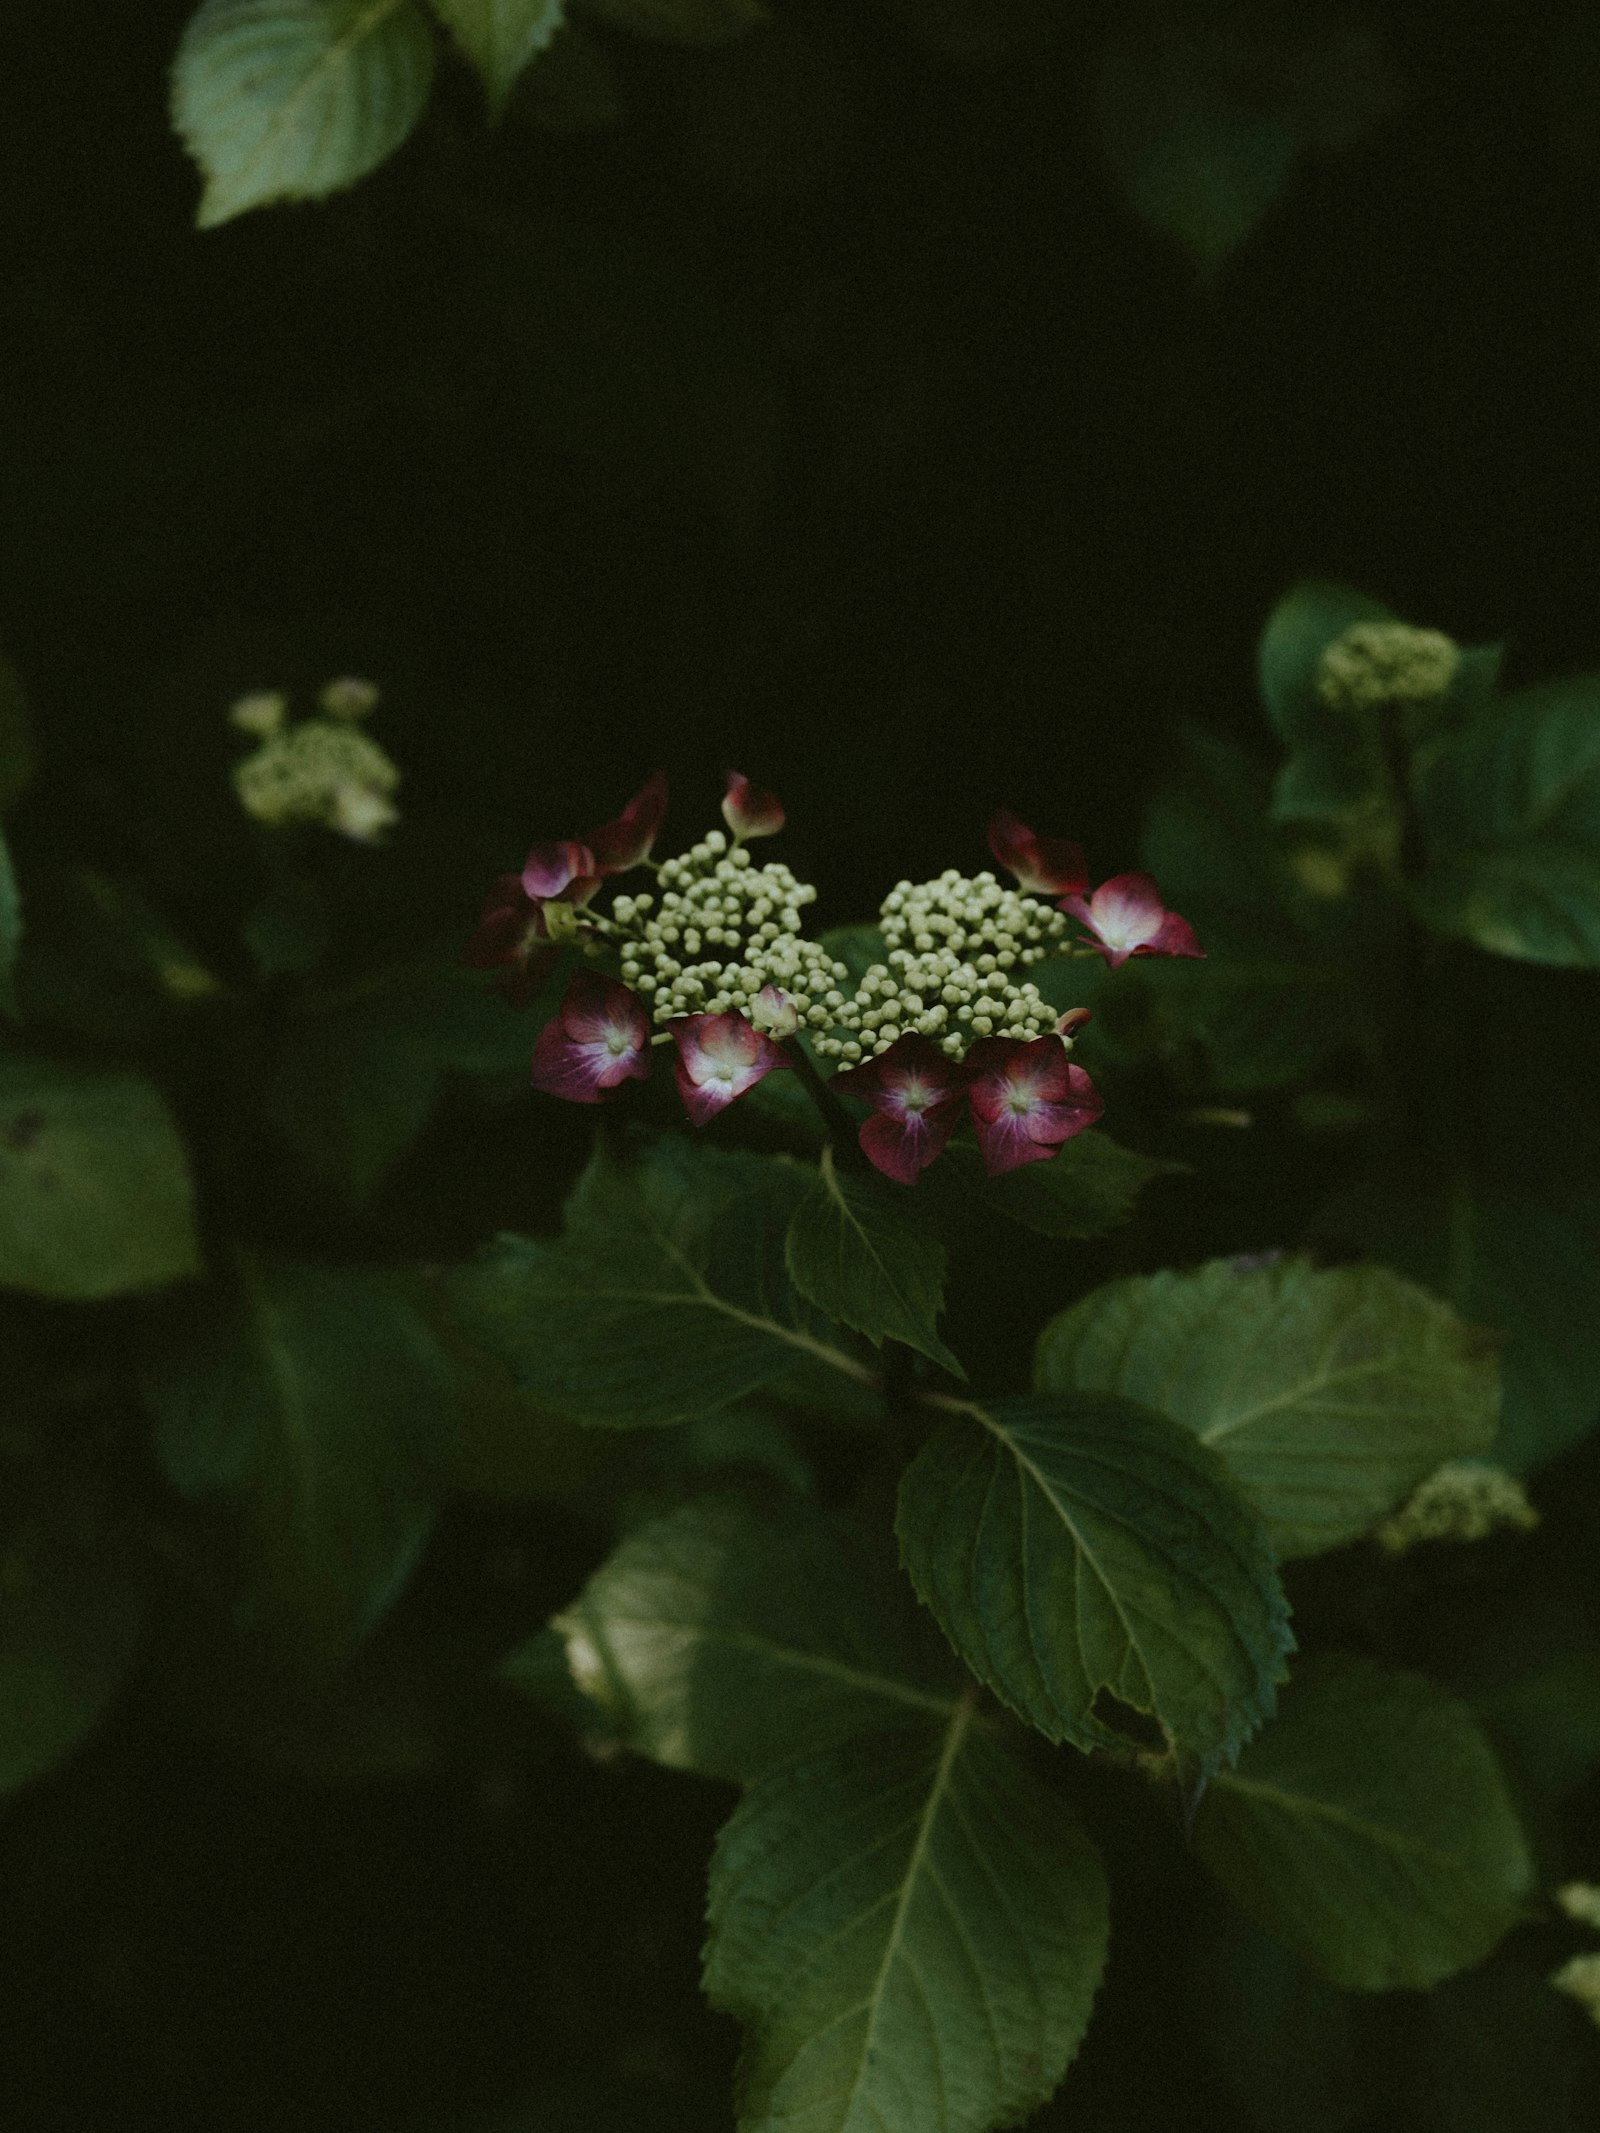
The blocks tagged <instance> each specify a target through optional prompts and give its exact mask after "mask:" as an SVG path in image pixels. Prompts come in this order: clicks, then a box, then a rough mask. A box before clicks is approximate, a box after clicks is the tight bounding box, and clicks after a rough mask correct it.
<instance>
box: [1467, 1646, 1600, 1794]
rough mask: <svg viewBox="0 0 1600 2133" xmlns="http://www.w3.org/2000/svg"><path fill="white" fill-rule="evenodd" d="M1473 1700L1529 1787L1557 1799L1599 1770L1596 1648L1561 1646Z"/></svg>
mask: <svg viewBox="0 0 1600 2133" xmlns="http://www.w3.org/2000/svg"><path fill="white" fill-rule="evenodd" d="M1474 1702H1475V1705H1476V1708H1477V1712H1478V1715H1479V1717H1480V1718H1481V1719H1482V1720H1483V1722H1484V1724H1485V1725H1486V1726H1487V1727H1488V1728H1489V1731H1490V1732H1491V1734H1493V1736H1494V1738H1495V1741H1496V1743H1497V1744H1498V1745H1499V1746H1500V1748H1501V1749H1502V1751H1503V1753H1504V1754H1505V1756H1506V1758H1507V1761H1508V1763H1509V1765H1510V1767H1511V1769H1512V1771H1513V1772H1514V1774H1515V1775H1516V1776H1517V1778H1518V1779H1520V1780H1521V1782H1522V1784H1523V1786H1524V1787H1526V1788H1527V1789H1528V1790H1530V1791H1532V1792H1535V1793H1539V1794H1543V1795H1544V1796H1545V1797H1546V1798H1548V1799H1560V1798H1562V1797H1563V1795H1564V1794H1566V1793H1569V1792H1573V1791H1575V1790H1576V1789H1577V1787H1578V1786H1579V1785H1581V1784H1583V1783H1584V1781H1585V1780H1586V1779H1587V1778H1590V1777H1592V1776H1593V1774H1594V1773H1595V1772H1596V1771H1597V1770H1600V1651H1586V1652H1563V1653H1561V1654H1560V1656H1559V1657H1555V1658H1551V1659H1548V1660H1545V1661H1543V1662H1542V1663H1541V1664H1539V1665H1537V1666H1536V1667H1535V1668H1534V1669H1533V1671H1532V1672H1531V1673H1528V1674H1524V1675H1523V1676H1522V1677H1521V1678H1520V1679H1519V1680H1516V1681H1512V1682H1508V1683H1505V1684H1504V1685H1502V1686H1500V1687H1498V1688H1495V1689H1491V1690H1489V1691H1487V1692H1485V1693H1484V1694H1483V1695H1481V1696H1478V1697H1476V1698H1475V1699H1474Z"/></svg>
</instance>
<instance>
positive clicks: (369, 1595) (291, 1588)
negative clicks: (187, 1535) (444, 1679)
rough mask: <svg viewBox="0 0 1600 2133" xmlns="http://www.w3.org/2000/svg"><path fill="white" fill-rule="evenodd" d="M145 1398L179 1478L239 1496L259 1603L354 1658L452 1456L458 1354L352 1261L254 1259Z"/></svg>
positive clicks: (402, 1570) (292, 1631)
mask: <svg viewBox="0 0 1600 2133" xmlns="http://www.w3.org/2000/svg"><path fill="white" fill-rule="evenodd" d="M145 1393H146V1398H147V1400H148V1402H149V1404H150V1406H151V1408H152V1410H153V1412H154V1414H155V1416H156V1422H157V1429H156V1446H157V1451H158V1453H159V1455H160V1459H161V1463H162V1466H163V1467H164V1469H165V1471H166V1473H167V1476H168V1478H169V1480H170V1481H171V1482H172V1483H173V1485H174V1486H175V1487H176V1488H178V1489H179V1490H181V1491H182V1493H183V1494H184V1495H186V1496H197V1497H198V1496H206V1495H211V1494H223V1495H226V1496H229V1497H232V1498H233V1499H235V1500H236V1501H237V1502H239V1504H240V1505H241V1507H242V1511H243V1516H244V1520H245V1524H246V1527H247V1529H248V1533H249V1537H250V1551H251V1572H250V1578H249V1583H248V1587H247V1592H246V1598H245V1603H244V1604H245V1608H246V1611H247V1613H248V1614H249V1615H250V1616H251V1617H252V1618H253V1619H258V1620H260V1621H261V1622H263V1623H264V1624H265V1625H266V1626H268V1627H269V1628H271V1629H274V1630H277V1631H280V1632H286V1633H287V1634H288V1635H289V1637H290V1638H291V1639H292V1640H293V1641H294V1642H295V1643H297V1644H298V1645H300V1646H301V1647H302V1648H303V1649H304V1650H305V1651H307V1653H308V1654H309V1655H310V1656H311V1657H313V1658H314V1659H317V1660H332V1659H336V1658H338V1657H341V1656H342V1655H343V1654H344V1652H345V1651H347V1650H348V1649H349V1648H350V1647H351V1646H352V1645H353V1644H355V1643H356V1642H358V1641H359V1639H360V1638H362V1637H363V1636H364V1635H365V1634H366V1633H367V1632H368V1631H369V1630H370V1629H371V1628H372V1627H373V1626H374V1624H375V1623H376V1622H377V1621H378V1619H379V1617H380V1616H381V1615H382V1614H383V1613H384V1611H385V1609H386V1608H387V1607H388V1606H389V1604H390V1602H391V1601H392V1600H393V1599H394V1598H395V1596H396V1595H397V1593H398V1592H399V1590H400V1588H401V1586H402V1585H403V1584H404V1582H405V1580H406V1578H407V1576H408V1575H409V1573H410V1571H411V1569H412V1567H413V1566H414V1564H415V1562H416V1560H417V1558H418V1556H419V1554H420V1553H421V1550H422V1546H423V1543H424V1541H425V1540H426V1538H427V1535H428V1531H429V1528H430V1526H431V1524H432V1520H433V1514H434V1508H435V1504H436V1502H437V1499H438V1497H439V1494H440V1493H441V1490H442V1486H443V1482H444V1477H445V1474H446V1470H447V1462H448V1459H449V1455H450V1449H451V1437H452V1433H453V1413H452V1404H451V1403H452V1392H451V1375H450V1368H449V1364H448V1362H447V1361H446V1359H445V1357H444V1355H443V1353H442V1351H441V1350H440V1349H439V1347H438V1345H437V1343H436V1342H435V1340H434V1338H433V1336H432V1334H431V1333H430V1332H429V1330H428V1328H427V1327H426V1325H424V1323H423V1322H422V1320H421V1319H420V1318H419V1317H418V1316H417V1314H416V1313H415V1311H413V1310H412V1309H411V1307H410V1305H409V1304H408V1303H407V1301H406V1300H405V1297H404V1295H403V1294H402V1293H401V1292H400V1290H399V1289H398V1288H397V1287H396V1286H395V1284H394V1283H393V1282H392V1281H390V1280H389V1279H388V1278H387V1277H385V1276H383V1275H379V1274H369V1273H363V1272H361V1271H358V1270H356V1269H354V1268H348V1267H328V1266H312V1265H298V1264H274V1265H268V1264H262V1263H258V1262H253V1261H252V1262H249V1263H247V1264H246V1265H245V1266H244V1268H243V1269H242V1274H241V1280H240V1284H239V1294H238V1296H237V1298H236V1299H235V1300H234V1301H233V1302H232V1303H231V1304H230V1305H227V1306H220V1305H219V1306H215V1307H213V1308H212V1309H211V1310H210V1311H209V1312H208V1313H207V1314H206V1315H205V1317H204V1318H203V1319H202V1320H201V1321H200V1322H199V1323H198V1324H197V1325H196V1326H195V1327H194V1328H193V1330H192V1331H191V1333H190V1334H189V1336H188V1337H187V1338H186V1339H184V1340H181V1341H179V1342H178V1343H177V1344H175V1345H174V1346H173V1347H172V1348H171V1349H170V1350H169V1351H168V1352H167V1353H166V1354H165V1355H163V1356H162V1357H161V1358H160V1359H159V1360H158V1361H157V1362H156V1363H155V1364H154V1365H153V1366H152V1367H151V1369H150V1370H149V1371H148V1372H147V1374H146V1378H145Z"/></svg>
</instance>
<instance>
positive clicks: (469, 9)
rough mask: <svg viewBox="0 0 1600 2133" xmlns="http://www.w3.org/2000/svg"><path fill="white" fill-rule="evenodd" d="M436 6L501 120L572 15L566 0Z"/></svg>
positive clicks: (480, 0) (443, 2)
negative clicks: (528, 71) (523, 78)
mask: <svg viewBox="0 0 1600 2133" xmlns="http://www.w3.org/2000/svg"><path fill="white" fill-rule="evenodd" d="M431 5H432V7H433V11H434V13H435V14H436V15H437V16H439V18H440V20H441V21H442V22H443V23H444V24H445V26H446V27H447V28H448V30H449V31H450V34H451V35H452V36H453V37H454V38H455V40H456V43H457V44H458V45H460V47H461V49H462V51H463V52H465V54H466V55H467V57H468V59H470V60H471V62H472V64H473V65H474V66H475V67H476V68H477V70H478V73H479V75H480V76H481V77H482V80H483V88H484V94H485V95H486V96H487V97H488V99H489V108H490V110H491V111H493V112H494V113H495V114H496V115H498V114H499V112H500V111H501V110H502V109H503V108H504V106H505V101H506V98H507V97H508V96H509V95H510V94H511V92H512V90H513V89H514V88H515V87H516V85H517V81H518V78H519V77H520V75H521V73H522V71H523V69H524V68H525V67H526V66H527V65H528V63H529V61H530V60H532V59H533V58H534V57H535V56H536V55H537V54H538V53H540V52H542V51H543V50H544V48H545V46H546V45H547V44H548V43H549V42H550V40H551V38H552V37H554V35H555V33H556V31H557V30H558V29H559V28H560V27H561V23H562V18H563V16H564V14H565V12H566V0H431Z"/></svg>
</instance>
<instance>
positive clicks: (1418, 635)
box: [1317, 622, 1461, 711]
mask: <svg viewBox="0 0 1600 2133" xmlns="http://www.w3.org/2000/svg"><path fill="white" fill-rule="evenodd" d="M1460 664H1461V647H1460V646H1459V645H1458V644H1457V643H1455V641H1454V640H1453V639H1452V638H1449V637H1447V636H1445V634H1444V632H1443V631H1442V630H1418V629H1413V628H1412V627H1411V625H1410V624H1409V623H1407V622H1353V623H1352V624H1351V625H1350V627H1349V628H1348V629H1347V630H1345V631H1344V632H1343V633H1342V635H1340V636H1338V637H1335V639H1334V640H1333V642H1332V644H1330V645H1329V646H1328V648H1327V650H1326V651H1325V652H1324V653H1323V655H1322V658H1321V660H1320V661H1319V662H1318V666H1317V694H1318V695H1319V696H1320V697H1321V698H1322V700H1323V702H1324V703H1325V704H1334V705H1338V706H1340V707H1341V708H1343V709H1346V710H1351V711H1364V710H1370V709H1371V708H1373V707H1374V706H1375V705H1378V704H1421V703H1428V702H1430V701H1431V700H1432V699H1433V698H1435V697H1439V696H1444V695H1446V694H1448V692H1449V688H1450V684H1451V683H1452V682H1453V681H1454V679H1455V676H1456V669H1457V668H1458V667H1459V666H1460Z"/></svg>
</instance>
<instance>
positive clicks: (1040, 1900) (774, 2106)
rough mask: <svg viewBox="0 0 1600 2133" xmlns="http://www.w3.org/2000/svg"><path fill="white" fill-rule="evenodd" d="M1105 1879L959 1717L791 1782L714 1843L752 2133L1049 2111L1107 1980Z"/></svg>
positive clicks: (714, 1889) (795, 1773) (983, 2120)
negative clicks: (743, 2034) (1045, 2106)
mask: <svg viewBox="0 0 1600 2133" xmlns="http://www.w3.org/2000/svg"><path fill="white" fill-rule="evenodd" d="M1107 1908H1108V1907H1107V1895H1106V1886H1105V1876H1104V1872H1103V1869H1102V1868H1101V1865H1100V1861H1099V1858H1098V1856H1097V1854H1096V1853H1095V1850H1094V1847H1093V1846H1092V1845H1091V1844H1090V1842H1089V1840H1088V1838H1087V1837H1086V1836H1085V1835H1084V1834H1083V1832H1082V1831H1081V1830H1080V1828H1079V1827H1078V1825H1077V1823H1076V1822H1075V1820H1074V1818H1073V1816H1072V1814H1071V1812H1070V1810H1069V1809H1068V1808H1067V1806H1066V1804H1065V1802H1064V1801H1062V1800H1061V1799H1059V1798H1058V1797H1057V1796H1056V1795H1055V1794H1053V1793H1052V1792H1050V1791H1049V1790H1048V1788H1047V1787H1046V1786H1044V1785H1043V1784H1042V1783H1041V1782H1040V1780H1039V1779H1038V1778H1036V1777H1035V1776H1034V1775H1033V1774H1032V1772H1031V1771H1030V1770H1029V1769H1028V1768H1027V1767H1026V1765H1025V1764H1024V1763H1023V1762H1022V1761H1021V1760H1020V1759H1019V1758H1018V1757H1017V1755H1016V1754H1015V1753H1014V1752H1013V1751H1012V1750H1011V1749H1010V1748H1008V1747H1006V1746H1005V1745H1004V1744H1003V1743H1001V1742H999V1741H996V1740H994V1739H991V1738H990V1737H988V1736H987V1735H986V1734H985V1733H983V1732H981V1731H980V1730H979V1729H978V1728H977V1726H976V1724H975V1723H974V1721H973V1719H972V1717H971V1714H970V1710H969V1709H968V1707H967V1706H965V1705H963V1706H962V1707H961V1709H960V1710H958V1712H957V1713H956V1714H955V1716H954V1717H953V1718H951V1719H950V1721H949V1722H948V1723H947V1724H946V1725H945V1726H944V1727H943V1728H942V1729H936V1730H932V1731H919V1732H916V1733H907V1734H904V1735H900V1736H891V1737H889V1738H886V1739H883V1740H881V1741H878V1742H874V1743H873V1744H871V1745H870V1746H864V1745H863V1744H861V1743H857V1744H855V1745H854V1746H852V1747H850V1748H848V1749H846V1750H843V1751H840V1752H837V1753H835V1754H833V1755H829V1756H823V1757H820V1758H818V1759H816V1760H815V1761H811V1762H806V1763H802V1764H800V1765H799V1766H798V1767H796V1768H793V1769H789V1770H784V1771H780V1772H778V1773H776V1774H774V1775H773V1776H771V1777H768V1778H766V1779H764V1780H763V1781H762V1783H760V1784H759V1785H757V1786H756V1787H755V1789H754V1790H753V1791H752V1792H751V1793H749V1794H748V1795H747V1797H746V1798H745V1800H744V1802H743V1803H742V1805H741V1806H740V1807H739V1808H738V1810H737V1812H736V1813H735V1814H734V1816H733V1819H732V1820H731V1821H730V1822H729V1823H728V1824H727V1826H726V1828H725V1829H724V1830H723V1832H722V1835H721V1837H720V1838H719V1839H718V1842H717V1849H716V1854H715V1857H714V1859H713V1861H712V1867H711V1891H710V1898H709V1901H708V1905H707V1920H708V1924H709V1928H710V1933H709V1940H708V1945H707V1951H706V1969H705V1988H706V1992H707V1995H708V1996H709V1998H710V2000H711V2002H712V2004H713V2006H716V2007H719V2008H722V2009H725V2010H726V2011H727V2012H728V2013H730V2014H733V2015H736V2016H738V2018H739V2019H740V2020H741V2021H742V2022H743V2023H744V2024H745V2025H746V2028H747V2030H748V2037H747V2041H746V2046H745V2052H744V2056H743V2058H742V2060H741V2062H740V2068H739V2124H740V2126H741V2128H743V2129H744V2133H778V2129H779V2128H780V2127H782V2128H786V2129H800V2128H804V2129H805V2133H887V2129H889V2128H891V2127H893V2128H896V2129H899V2128H904V2129H906V2133H911V2129H912V2128H913V2127H915V2128H923V2127H926V2128H928V2129H929V2133H932V2129H933V2128H937V2129H938V2133H986V2129H987V2128H989V2127H991V2126H997V2125H1001V2124H1007V2125H1009V2124H1012V2123H1014V2122H1015V2121H1016V2120H1018V2119H1020V2118H1023V2117H1025V2116H1027V2115H1028V2114H1029V2113H1031V2112H1032V2111H1034V2110H1035V2109H1036V2108H1037V2107H1038V2106H1039V2105H1040V2104H1042V2103H1043V2102H1044V2100H1045V2099H1046V2097H1047V2096H1049V2094H1050V2093H1051V2091H1052V2090H1053V2089H1054V2088H1055V2086H1056V2084H1057V2083H1058V2082H1059V2081H1060V2079H1061V2077H1062V2075H1063V2074H1064V2073H1065V2071H1066V2069H1067V2065H1068V2063H1069V2061H1070V2060H1071V2058H1072V2055H1073V2053H1074V2052H1075V2051H1076V2050H1077V2047H1078V2044H1079V2041H1080V2040H1081V2038H1082V2036H1083V2032H1084V2029H1085V2027H1086V2026H1087V2023H1088V2019H1089V2010H1090V2006H1091V2004H1092V2002H1093V1998H1094V1993H1095V1989H1096V1986H1097V1985H1098V1983H1099V1979H1100V1973H1101V1970H1102V1968H1103V1967H1104V1963H1105V1951H1106V1936H1107V1925H1108V1920H1107Z"/></svg>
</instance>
